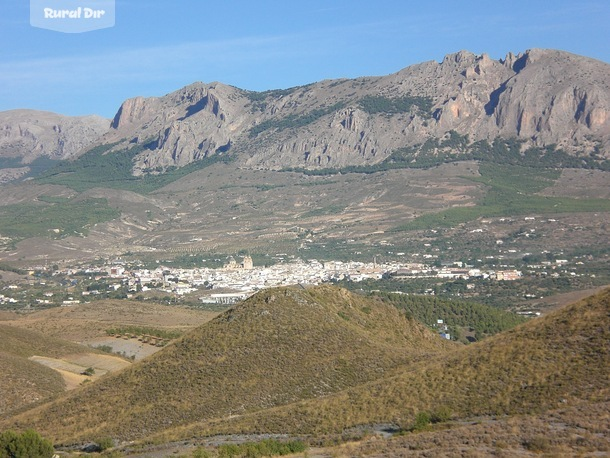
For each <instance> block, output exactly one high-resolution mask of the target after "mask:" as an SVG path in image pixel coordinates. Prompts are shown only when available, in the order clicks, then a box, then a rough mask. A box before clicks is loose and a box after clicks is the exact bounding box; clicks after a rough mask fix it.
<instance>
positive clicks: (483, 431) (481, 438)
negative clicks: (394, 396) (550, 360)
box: [329, 402, 610, 457]
mask: <svg viewBox="0 0 610 458" xmlns="http://www.w3.org/2000/svg"><path fill="white" fill-rule="evenodd" d="M609 412H610V403H608V402H600V403H588V402H585V403H580V404H578V405H575V406H572V407H567V408H564V409H558V410H552V411H550V412H548V413H545V414H544V415H516V416H513V417H500V418H490V417H483V418H478V419H475V420H470V421H465V422H456V423H453V424H450V425H444V426H443V428H442V429H440V430H436V431H428V432H423V433H416V434H406V435H404V436H400V437H395V438H393V439H391V440H388V441H380V440H378V439H373V438H371V439H369V440H366V441H363V442H362V443H360V444H355V445H353V446H352V455H351V456H369V457H382V456H383V457H402V456H409V457H424V456H438V457H453V456H460V457H461V456H471V457H479V456H480V457H487V456H496V457H512V456H540V455H541V454H542V455H544V456H555V457H562V456H565V457H568V456H603V455H607V454H608V453H610V415H609ZM329 452H330V453H332V451H331V450H329Z"/></svg>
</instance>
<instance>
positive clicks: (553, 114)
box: [0, 49, 610, 175]
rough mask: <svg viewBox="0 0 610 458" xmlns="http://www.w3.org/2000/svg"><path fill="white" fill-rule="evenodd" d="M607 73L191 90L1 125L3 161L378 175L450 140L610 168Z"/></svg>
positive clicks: (564, 68)
mask: <svg viewBox="0 0 610 458" xmlns="http://www.w3.org/2000/svg"><path fill="white" fill-rule="evenodd" d="M609 73H610V71H609V67H608V64H606V63H604V62H600V61H596V60H593V59H589V58H586V57H582V56H577V55H574V54H570V53H567V52H563V51H555V50H544V49H531V50H528V51H526V52H524V53H521V54H518V55H514V54H512V53H509V54H508V55H507V56H506V57H505V58H504V59H501V60H493V59H491V58H490V57H489V56H487V55H486V54H483V55H475V54H472V53H470V52H466V51H460V52H458V53H455V54H450V55H448V56H446V57H445V58H444V59H443V61H442V62H440V63H439V62H435V61H430V62H425V63H422V64H417V65H413V66H410V67H407V68H405V69H403V70H401V71H399V72H397V73H394V74H391V75H388V76H382V77H362V78H356V79H338V80H326V81H321V82H317V83H312V84H308V85H306V86H300V87H294V88H289V89H279V90H270V91H265V92H252V91H247V90H243V89H239V88H236V87H232V86H227V85H225V84H222V83H211V84H204V83H194V84H191V85H189V86H186V87H184V88H182V89H179V90H177V91H175V92H173V93H171V94H168V95H165V96H162V97H150V98H143V97H135V98H132V99H129V100H126V101H125V102H124V103H123V104H122V105H121V107H120V108H119V109H118V112H117V113H116V116H115V117H114V119H113V120H112V121H111V122H108V121H106V120H103V119H101V118H99V117H95V116H89V117H77V118H69V117H63V116H59V115H53V114H50V113H41V112H34V111H24V110H18V111H9V112H4V113H2V114H1V115H0V132H1V134H0V155H1V156H2V157H13V158H21V162H22V164H24V165H25V164H28V163H30V162H31V161H32V160H33V159H34V158H36V157H40V156H46V157H49V158H51V159H71V158H74V157H76V156H78V155H82V154H83V153H85V152H86V151H87V150H88V149H89V148H90V147H91V146H92V145H102V144H106V145H113V146H112V151H119V150H122V149H128V148H131V147H133V146H136V145H139V146H141V147H142V149H141V150H140V151H138V153H137V154H136V155H135V157H133V167H132V172H133V173H134V174H135V175H140V174H146V173H159V172H160V171H165V170H167V168H168V167H176V166H177V167H182V166H185V165H187V164H190V163H193V162H195V161H198V160H200V159H203V158H209V157H212V156H215V155H222V154H232V155H234V156H235V158H236V160H237V161H238V163H239V164H240V166H242V167H247V168H254V169H282V168H287V167H304V168H318V167H333V168H340V167H345V166H353V165H365V164H376V163H380V162H382V161H384V160H385V159H387V158H388V157H390V156H391V155H392V153H393V152H395V151H396V150H399V149H403V148H412V147H415V146H416V145H422V144H425V143H426V141H427V140H429V139H442V138H445V137H446V136H448V135H450V133H452V132H453V133H457V134H459V135H460V136H463V137H466V136H467V139H468V140H467V143H468V144H471V143H475V142H477V141H487V142H493V140H494V139H496V138H498V137H502V138H506V139H509V138H515V139H519V140H523V141H524V142H525V144H524V146H522V148H526V147H527V146H537V147H547V146H549V145H553V146H555V147H558V148H561V149H563V150H565V151H567V152H568V153H570V154H572V155H590V154H593V155H594V157H596V158H597V159H599V160H602V159H608V155H609V146H610V82H609V81H608V74H609Z"/></svg>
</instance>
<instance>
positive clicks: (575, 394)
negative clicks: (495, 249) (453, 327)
mask: <svg viewBox="0 0 610 458" xmlns="http://www.w3.org/2000/svg"><path fill="white" fill-rule="evenodd" d="M609 321H610V290H606V291H605V292H603V293H601V294H598V295H596V296H593V297H590V298H588V299H585V300H583V301H580V302H578V303H576V304H573V305H570V306H567V307H565V308H563V309H561V310H558V311H556V312H553V313H551V314H549V315H547V316H545V317H543V318H540V319H537V320H533V321H531V322H528V323H526V324H525V325H522V326H520V327H518V328H515V329H513V330H511V331H509V332H506V333H503V334H501V335H498V336H495V337H492V338H489V339H488V340H486V341H483V342H481V343H478V344H475V345H471V346H468V347H464V348H462V349H459V350H457V351H454V352H452V353H450V354H447V355H445V356H439V357H437V358H434V359H433V360H430V361H423V362H418V363H416V364H414V365H411V366H409V367H406V368H404V369H403V371H402V372H401V373H400V374H398V375H394V376H389V377H385V378H383V379H381V380H378V381H373V382H369V383H366V384H363V385H360V386H356V387H354V388H350V389H347V390H344V391H342V392H340V393H337V394H334V395H331V396H327V397H325V398H322V399H316V400H308V401H302V402H298V403H294V404H291V405H289V406H284V407H278V408H274V409H269V410H267V411H261V412H256V413H252V414H249V415H243V416H240V417H236V418H224V419H217V420H213V421H207V422H201V423H199V424H197V425H192V427H189V428H186V429H183V430H180V431H178V430H175V431H173V432H172V433H171V434H169V435H167V436H165V437H167V438H169V437H172V434H174V435H175V437H189V436H190V435H197V434H200V435H205V434H217V433H234V432H261V431H265V432H275V433H280V432H281V433H292V434H314V435H319V434H326V433H338V432H341V431H342V430H344V429H345V428H348V427H351V426H354V425H362V424H371V423H383V422H394V423H397V424H399V425H405V426H406V425H409V424H411V423H412V421H413V419H414V417H415V414H416V413H417V412H419V411H425V410H427V411H430V410H433V409H434V408H437V407H439V406H446V407H448V408H449V409H451V411H452V412H454V415H455V416H456V417H470V416H473V415H508V414H527V413H536V412H544V411H546V410H548V409H554V408H557V407H558V406H571V405H573V404H578V403H580V402H582V401H586V402H591V403H595V402H599V401H607V400H608V399H609V395H610V388H609V387H610V383H609V382H610V380H609V374H610V373H609V371H608V368H609V367H610V355H609V350H610V349H609V346H608V342H610V323H609Z"/></svg>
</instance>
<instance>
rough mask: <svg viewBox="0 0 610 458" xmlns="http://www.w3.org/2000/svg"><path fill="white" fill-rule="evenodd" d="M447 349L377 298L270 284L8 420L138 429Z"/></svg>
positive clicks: (353, 378) (231, 410)
mask: <svg viewBox="0 0 610 458" xmlns="http://www.w3.org/2000/svg"><path fill="white" fill-rule="evenodd" d="M449 348H452V344H451V343H449V342H447V341H445V340H443V339H441V338H439V337H438V336H437V335H435V334H434V333H431V332H430V331H428V330H427V329H426V328H425V327H424V326H422V325H421V324H419V323H417V322H415V321H410V320H408V319H407V318H405V316H404V315H403V314H401V313H400V312H399V311H398V310H396V309H395V308H394V307H391V306H389V305H384V304H383V303H381V302H380V301H377V300H371V299H366V298H363V297H360V296H357V295H353V294H351V293H348V292H347V291H345V290H342V289H337V288H333V287H325V286H323V287H315V288H309V289H302V288H300V287H294V288H277V289H270V290H266V291H263V292H261V293H258V294H257V295H255V296H253V297H252V298H250V299H248V300H247V301H245V302H244V303H243V304H241V305H238V306H236V307H234V308H233V309H230V310H228V311H227V312H225V313H223V314H222V315H220V316H218V317H217V318H215V319H214V320H212V321H211V322H209V323H206V324H204V325H203V326H201V327H199V328H197V329H196V330H194V331H192V332H191V333H189V334H187V335H186V336H184V337H183V338H181V339H180V340H178V341H177V342H175V343H174V344H171V345H169V346H168V347H166V348H164V349H163V350H162V351H160V352H159V353H157V354H155V355H153V356H151V357H149V358H147V359H146V360H144V361H142V362H141V363H139V364H135V365H134V366H133V367H131V368H129V369H128V370H125V371H122V372H120V373H118V374H116V375H114V376H110V377H107V378H105V379H102V380H100V381H99V382H96V383H93V384H90V385H89V386H86V387H83V388H81V389H79V390H77V391H75V392H74V393H73V394H71V395H69V396H67V397H64V398H62V399H60V400H58V401H56V402H54V403H52V404H50V405H47V406H43V407H41V408H38V409H35V410H33V411H31V412H28V413H26V414H25V415H23V416H21V417H19V418H18V419H15V420H11V422H10V424H11V425H13V426H17V427H21V426H24V425H28V426H29V427H34V428H36V429H37V430H39V431H41V432H44V434H45V435H48V436H49V437H54V438H55V439H56V440H60V441H63V442H74V441H78V440H87V439H91V438H93V437H99V436H100V435H104V436H112V437H116V438H120V439H125V440H126V439H135V438H141V437H146V436H149V435H151V434H153V433H158V432H161V431H163V430H166V429H167V428H173V427H176V426H179V425H188V424H190V423H193V422H195V421H200V420H202V419H205V418H209V419H212V418H224V417H232V416H240V415H243V414H247V413H250V412H256V411H259V410H262V409H269V408H273V407H275V406H280V405H286V404H290V403H293V402H295V401H299V400H303V399H311V398H319V397H323V396H327V395H329V394H331V393H335V392H338V391H341V390H344V389H346V388H349V387H353V386H356V385H359V384H362V383H365V382H368V381H371V380H375V379H380V378H385V377H387V376H389V375H391V374H393V373H395V372H396V371H397V370H398V368H400V367H402V366H404V365H410V364H415V362H416V361H418V360H422V359H425V358H429V357H430V355H432V354H435V355H441V354H444V353H445V352H446V351H447V350H448V349H449ZM46 418H54V419H57V421H54V422H52V423H48V422H47V421H46V420H45V419H46ZM117 419H120V421H119V422H117V421H116V420H117ZM8 425H9V423H5V425H4V426H8Z"/></svg>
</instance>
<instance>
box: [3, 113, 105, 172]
mask: <svg viewBox="0 0 610 458" xmlns="http://www.w3.org/2000/svg"><path fill="white" fill-rule="evenodd" d="M109 125H110V123H109V121H108V120H107V119H104V118H101V117H99V116H76V117H70V116H62V115H58V114H55V113H49V112H44V111H35V110H11V111H4V112H0V157H12V158H18V159H19V160H20V162H21V163H22V164H29V163H31V162H32V161H34V160H35V159H37V158H38V157H41V156H46V157H49V158H51V159H69V158H72V157H74V156H77V155H78V154H81V153H82V152H84V151H86V150H87V149H88V148H89V147H90V146H91V145H93V144H94V143H95V142H97V141H98V140H99V139H100V137H101V136H102V135H103V134H104V133H105V132H107V131H108V128H109Z"/></svg>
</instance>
